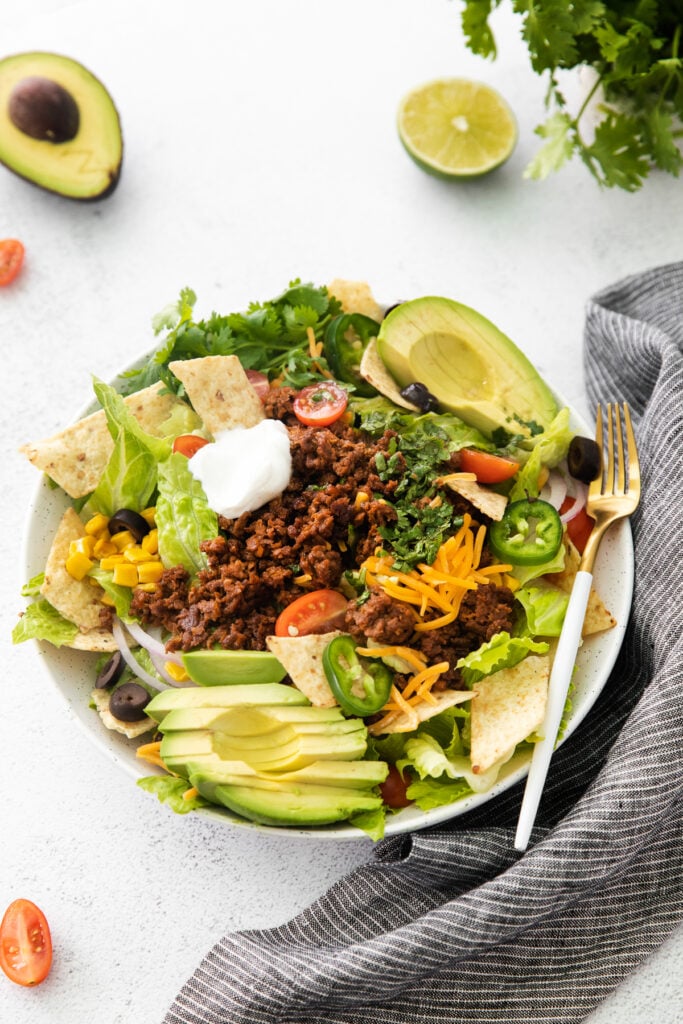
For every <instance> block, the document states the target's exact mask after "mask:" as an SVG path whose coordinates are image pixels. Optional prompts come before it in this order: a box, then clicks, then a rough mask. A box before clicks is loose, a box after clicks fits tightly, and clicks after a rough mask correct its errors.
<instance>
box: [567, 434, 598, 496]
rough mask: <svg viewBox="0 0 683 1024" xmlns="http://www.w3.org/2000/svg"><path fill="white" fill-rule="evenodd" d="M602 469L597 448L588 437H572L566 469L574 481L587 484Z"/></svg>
mask: <svg viewBox="0 0 683 1024" xmlns="http://www.w3.org/2000/svg"><path fill="white" fill-rule="evenodd" d="M601 467H602V455H601V452H600V448H599V446H598V445H597V444H596V443H595V441H594V440H593V439H592V438H590V437H573V438H572V440H571V443H570V445H569V451H568V452H567V468H568V470H569V472H570V474H571V476H573V477H574V479H575V480H580V481H581V482H582V483H584V484H589V483H590V482H591V480H595V478H596V476H597V475H598V473H599V472H600V469H601Z"/></svg>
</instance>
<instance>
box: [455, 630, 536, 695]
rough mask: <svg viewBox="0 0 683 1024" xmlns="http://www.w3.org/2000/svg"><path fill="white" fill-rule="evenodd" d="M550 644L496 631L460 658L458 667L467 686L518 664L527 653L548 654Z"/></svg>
mask: <svg viewBox="0 0 683 1024" xmlns="http://www.w3.org/2000/svg"><path fill="white" fill-rule="evenodd" d="M547 653H548V644H547V643H546V642H545V641H543V640H539V641H536V640H534V639H532V637H529V636H510V634H509V633H506V632H501V633H496V635H495V636H493V637H491V639H490V640H489V641H488V642H487V643H483V644H482V645H481V647H478V648H477V650H476V651H471V652H470V653H469V654H466V655H465V657H464V658H460V659H459V660H458V662H457V667H458V668H459V669H460V672H461V674H462V678H463V682H464V683H465V685H466V686H473V685H474V684H475V683H478V682H479V680H480V679H483V678H484V677H485V676H490V675H492V674H493V673H494V672H499V671H500V670H501V669H504V668H512V667H513V666H514V665H517V664H518V663H519V662H520V661H522V659H523V658H526V656H527V654H547Z"/></svg>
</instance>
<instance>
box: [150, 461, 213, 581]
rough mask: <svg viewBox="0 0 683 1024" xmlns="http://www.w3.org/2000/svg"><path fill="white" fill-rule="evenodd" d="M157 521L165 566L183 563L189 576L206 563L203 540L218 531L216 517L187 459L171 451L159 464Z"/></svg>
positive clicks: (160, 552)
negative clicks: (202, 547) (201, 545)
mask: <svg viewBox="0 0 683 1024" xmlns="http://www.w3.org/2000/svg"><path fill="white" fill-rule="evenodd" d="M157 484H158V488H159V494H158V497H157V503H156V524H157V529H158V530H159V555H160V556H161V561H162V563H163V565H164V567H165V568H167V569H168V568H170V567H171V566H174V565H182V566H184V567H185V569H187V571H188V572H189V573H190V575H191V576H194V575H195V574H196V573H197V572H198V571H199V570H200V569H203V568H205V567H206V564H207V561H206V556H205V555H204V554H203V552H202V551H201V550H200V544H201V543H202V541H205V540H211V539H212V538H213V537H216V536H217V534H218V517H217V515H216V513H215V512H214V511H213V510H212V509H210V508H209V504H208V502H207V499H206V495H205V494H204V490H203V488H202V485H201V484H200V482H199V481H198V480H196V479H195V478H194V476H193V475H192V473H191V472H190V469H189V465H188V459H186V458H185V456H184V455H181V454H180V453H179V452H174V453H173V454H172V455H170V456H169V457H168V458H167V459H166V461H165V462H162V463H160V465H159V467H158V480H157Z"/></svg>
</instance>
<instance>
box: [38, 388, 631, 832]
mask: <svg viewBox="0 0 683 1024" xmlns="http://www.w3.org/2000/svg"><path fill="white" fill-rule="evenodd" d="M556 397H557V400H558V403H559V404H560V405H566V404H567V403H566V402H564V401H563V399H562V396H561V395H559V394H557V395H556ZM91 411H92V404H91V403H89V405H88V406H87V407H85V408H84V410H83V413H82V415H85V414H86V413H88V412H91ZM572 426H573V427H574V429H575V430H576V431H577V432H580V433H582V434H584V435H587V436H592V434H593V429H592V427H589V426H588V425H587V424H586V423H585V422H584V421H583V420H582V419H581V418H580V417H579V416H578V415H577V414H575V413H574V412H572ZM67 504H68V499H67V498H66V496H65V495H64V494H63V493H62V492H61V491H60V490H57V489H55V488H52V487H50V485H49V484H48V482H47V481H46V480H45V478H42V479H41V481H40V483H39V484H38V486H37V488H36V491H35V494H34V497H33V501H32V503H31V506H30V508H29V510H28V516H27V526H26V531H25V535H24V549H23V571H24V577H25V578H26V579H30V578H31V577H32V576H34V575H35V574H37V573H39V572H41V571H42V570H43V568H44V566H45V560H46V558H47V554H48V551H49V548H50V544H51V541H52V538H53V536H54V533H55V530H56V529H57V525H58V523H59V520H60V518H61V515H62V513H63V512H64V510H65V508H66V507H67ZM595 583H596V588H597V590H598V592H599V593H600V596H601V597H602V598H603V600H604V602H605V604H606V605H607V607H608V608H609V609H610V611H611V612H612V614H613V615H614V617H615V618H616V620H617V625H616V626H615V627H614V628H613V629H611V630H609V631H608V632H606V633H599V634H597V635H595V636H593V637H591V638H589V639H588V640H587V641H586V642H585V643H584V644H583V646H582V648H581V650H580V652H579V656H578V671H577V672H576V676H575V691H574V694H573V697H572V711H571V717H570V719H569V722H568V725H567V728H566V731H565V735H564V740H566V739H567V738H568V737H569V736H570V735H571V734H572V733H573V732H574V731H575V730H576V729H577V728H578V727H579V725H580V724H581V722H582V721H583V719H584V718H585V717H586V715H587V714H588V713H589V712H590V709H591V708H592V706H593V704H594V703H595V701H596V699H597V697H598V695H599V694H600V691H601V690H602V688H603V687H604V685H605V683H606V682H607V678H608V676H609V673H610V671H611V669H612V666H613V665H614V662H615V660H616V657H617V654H618V652H619V648H620V647H621V644H622V640H623V637H624V631H625V628H626V622H627V619H628V615H629V609H630V605H631V595H632V591H633V546H632V541H631V530H630V525H629V523H628V521H622V522H621V523H619V524H617V525H615V526H614V527H613V528H612V529H611V530H610V532H609V534H608V535H607V536H606V537H605V539H604V540H603V542H602V545H601V548H600V551H599V554H598V559H597V563H596V567H595ZM38 650H39V651H40V656H41V660H42V662H43V664H44V666H45V668H46V670H47V674H48V676H49V678H50V679H51V681H52V682H53V684H54V685H55V686H56V687H57V690H58V691H59V693H60V694H61V696H62V697H63V699H64V700H65V701H66V703H67V704H68V706H69V709H70V711H71V714H72V716H73V718H74V719H75V721H76V722H78V724H79V725H80V726H81V727H82V728H83V729H85V731H86V732H87V734H88V736H89V737H90V738H91V739H92V741H93V742H94V743H96V744H97V745H98V746H99V747H100V748H101V749H102V750H104V752H105V753H106V754H107V755H108V756H109V757H110V758H111V759H112V761H113V762H114V764H116V765H117V766H118V767H120V768H122V769H123V770H124V771H127V772H128V773H129V774H130V775H131V776H133V778H136V779H137V778H140V777H142V776H144V775H149V774H151V772H152V771H153V770H154V769H152V768H151V767H150V766H149V765H147V764H146V763H145V762H143V761H140V760H139V759H138V758H136V756H135V748H136V745H137V744H136V742H135V741H131V740H127V739H126V738H125V737H123V736H121V735H120V734H118V733H114V732H110V731H108V730H107V729H105V728H104V727H103V725H102V723H101V721H100V718H99V716H98V715H97V713H96V712H95V711H94V710H92V709H91V708H90V707H89V700H90V692H91V690H92V687H93V679H94V670H93V666H94V663H95V660H96V655H93V654H85V653H83V652H80V651H74V650H71V649H67V648H56V647H53V646H52V645H51V644H48V643H39V644H38ZM141 742H144V739H143V740H142V741H141ZM528 767H529V755H528V754H516V755H515V756H514V757H513V758H512V759H511V760H510V761H508V762H507V764H506V765H505V766H504V767H503V768H502V770H501V773H500V777H499V780H498V782H497V783H496V784H495V785H494V786H493V788H492V789H491V790H489V792H487V793H484V794H477V795H472V796H470V797H466V798H464V799H463V800H460V801H458V802H457V803H454V804H450V805H448V806H445V807H438V808H435V809H433V810H430V811H420V810H419V809H418V808H416V807H407V808H405V809H404V810H401V811H400V812H398V813H397V814H393V815H390V816H389V818H388V820H387V827H386V834H387V835H395V834H397V833H401V832H410V831H413V830H415V829H422V828H426V827H428V826H430V825H436V824H438V823H439V822H442V821H446V820H448V819H450V818H454V817H456V816H458V815H460V814H465V813H466V812H467V811H470V810H472V809H473V808H474V807H479V806H480V805H481V804H483V803H485V802H486V801H487V800H491V799H492V798H493V797H495V796H497V795H498V794H500V793H502V792H503V791H504V790H506V789H508V788H509V787H510V786H512V785H514V784H515V783H517V782H519V781H520V780H521V779H523V778H524V776H525V775H526V774H527V771H528ZM195 813H198V814H202V815H203V816H205V817H208V818H210V819H211V820H212V821H214V822H215V823H216V824H217V825H219V826H225V825H228V826H230V827H234V826H239V827H241V828H249V829H256V830H258V831H267V832H269V833H275V834H277V833H280V834H282V833H283V832H286V834H287V835H297V836H301V837H304V838H306V837H308V838H315V839H331V840H334V841H337V842H338V841H340V840H352V839H362V838H366V837H365V835H364V833H362V832H360V831H359V830H358V829H355V828H352V827H351V826H350V825H348V824H345V823H340V824H337V825H328V826H324V827H317V828H287V829H282V828H276V827H273V826H265V825H258V824H255V823H253V822H250V821H245V820H244V819H243V818H239V817H238V816H237V815H234V814H232V813H231V812H230V811H228V810H223V809H221V808H218V807H216V808H203V809H202V810H200V811H197V812H195Z"/></svg>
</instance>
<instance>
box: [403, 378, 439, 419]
mask: <svg viewBox="0 0 683 1024" xmlns="http://www.w3.org/2000/svg"><path fill="white" fill-rule="evenodd" d="M401 395H402V396H403V398H405V399H406V401H408V402H412V403H413V405H416V406H417V407H418V409H419V410H420V411H421V412H436V411H437V409H438V408H439V401H438V399H437V398H435V397H434V395H433V394H432V393H431V391H428V390H427V388H426V387H425V385H424V384H420V382H419V381H414V382H413V383H412V384H407V385H406V386H405V387H404V388H403V389H402V390H401Z"/></svg>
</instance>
